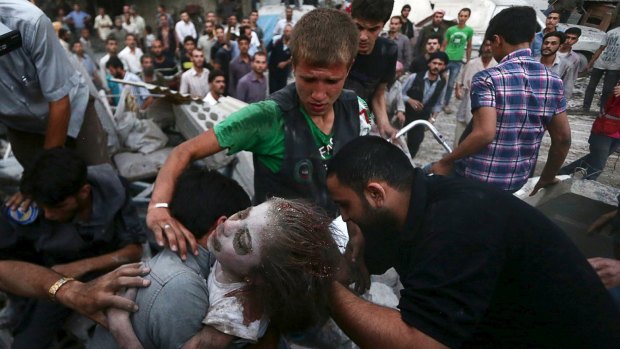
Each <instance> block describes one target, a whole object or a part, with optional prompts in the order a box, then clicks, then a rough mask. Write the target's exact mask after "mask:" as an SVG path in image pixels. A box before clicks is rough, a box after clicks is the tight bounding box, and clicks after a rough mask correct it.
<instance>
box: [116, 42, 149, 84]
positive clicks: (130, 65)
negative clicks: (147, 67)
mask: <svg viewBox="0 0 620 349" xmlns="http://www.w3.org/2000/svg"><path fill="white" fill-rule="evenodd" d="M137 45H138V42H137V41H136V36H135V35H134V34H127V36H126V37H125V48H124V49H122V50H121V52H119V53H118V58H120V59H121V61H122V62H123V64H124V65H125V67H127V70H129V71H130V72H132V73H134V74H137V73H139V72H141V71H142V66H141V65H140V58H141V57H142V55H143V52H142V50H141V49H140V48H139V47H138V46H137Z"/></svg>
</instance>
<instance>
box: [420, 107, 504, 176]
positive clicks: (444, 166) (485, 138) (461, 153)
mask: <svg viewBox="0 0 620 349" xmlns="http://www.w3.org/2000/svg"><path fill="white" fill-rule="evenodd" d="M472 122H473V128H472V131H471V133H470V134H469V135H468V136H467V138H465V139H464V140H463V141H462V142H461V143H460V144H459V146H458V147H456V149H454V151H452V153H450V154H447V155H446V156H445V157H444V158H443V159H441V160H439V161H437V162H436V163H435V164H434V165H433V166H432V167H431V172H432V173H436V174H439V175H445V174H447V173H449V172H450V170H451V169H452V165H453V164H454V162H455V161H456V160H458V159H462V158H464V157H467V156H469V155H472V154H475V153H477V152H478V151H480V150H481V149H482V148H484V147H486V146H487V145H488V144H489V143H491V142H493V140H494V139H495V132H496V126H497V111H496V110H495V108H493V107H481V108H478V109H476V110H475V111H474V116H473V119H472Z"/></svg>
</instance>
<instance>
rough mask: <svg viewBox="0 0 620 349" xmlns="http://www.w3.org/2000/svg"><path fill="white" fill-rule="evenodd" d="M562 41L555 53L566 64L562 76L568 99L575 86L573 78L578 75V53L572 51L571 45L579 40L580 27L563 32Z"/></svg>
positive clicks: (565, 94)
mask: <svg viewBox="0 0 620 349" xmlns="http://www.w3.org/2000/svg"><path fill="white" fill-rule="evenodd" d="M564 36H565V39H564V43H563V44H562V45H560V49H559V50H558V52H557V55H558V56H559V57H560V60H561V61H562V62H563V63H564V64H566V65H567V66H568V68H567V72H566V75H565V76H563V77H562V81H563V82H564V97H566V99H570V98H571V97H572V96H573V88H574V87H575V80H577V76H578V75H579V66H580V59H579V55H578V54H577V53H575V52H574V51H573V45H575V44H576V43H577V41H579V37H580V36H581V29H579V28H577V27H571V28H568V29H566V31H565V32H564Z"/></svg>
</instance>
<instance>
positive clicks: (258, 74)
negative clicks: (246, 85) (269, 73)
mask: <svg viewBox="0 0 620 349" xmlns="http://www.w3.org/2000/svg"><path fill="white" fill-rule="evenodd" d="M254 76H256V80H263V77H265V74H263V73H258V72H254Z"/></svg>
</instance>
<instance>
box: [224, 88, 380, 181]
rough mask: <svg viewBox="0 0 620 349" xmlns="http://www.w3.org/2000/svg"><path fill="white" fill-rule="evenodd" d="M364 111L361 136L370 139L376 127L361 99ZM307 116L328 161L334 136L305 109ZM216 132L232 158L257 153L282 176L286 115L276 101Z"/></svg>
mask: <svg viewBox="0 0 620 349" xmlns="http://www.w3.org/2000/svg"><path fill="white" fill-rule="evenodd" d="M358 102H359V108H360V110H359V111H360V113H359V115H360V136H363V135H367V134H368V132H370V127H371V125H372V124H373V123H374V121H373V118H374V117H373V116H372V113H371V112H370V110H369V109H368V106H367V105H366V102H364V100H362V99H361V98H359V97H358ZM301 112H302V114H303V115H304V116H305V118H306V121H307V122H308V126H309V127H310V132H311V133H312V136H313V137H314V141H315V143H316V146H317V148H318V150H319V153H320V154H321V157H323V159H324V160H328V159H330V158H331V157H332V156H333V149H332V148H333V139H332V136H333V135H332V134H331V133H330V134H325V133H323V131H321V130H320V129H319V128H318V127H317V126H316V124H315V123H314V121H312V119H311V118H310V116H308V115H307V114H306V112H305V111H304V110H303V109H301ZM213 131H214V132H215V137H216V138H217V142H218V143H219V145H220V147H222V148H227V149H228V154H235V153H237V152H240V151H242V150H246V151H249V152H252V153H254V155H256V157H257V159H258V161H260V162H261V163H262V164H263V165H264V166H265V167H267V168H268V169H269V170H271V171H272V172H274V173H275V172H278V171H279V170H280V168H281V167H282V161H283V160H284V153H285V149H284V148H285V142H284V113H283V112H282V110H281V109H280V107H278V105H277V104H276V102H274V101H272V100H267V101H262V102H258V103H253V104H250V105H248V106H247V107H245V108H243V109H241V110H239V111H237V112H235V113H232V114H230V116H228V117H227V118H226V119H224V120H223V121H222V122H220V123H219V124H217V125H215V127H214V129H213Z"/></svg>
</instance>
